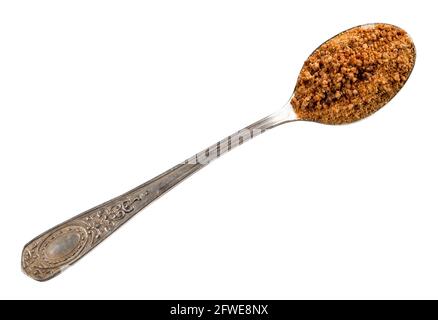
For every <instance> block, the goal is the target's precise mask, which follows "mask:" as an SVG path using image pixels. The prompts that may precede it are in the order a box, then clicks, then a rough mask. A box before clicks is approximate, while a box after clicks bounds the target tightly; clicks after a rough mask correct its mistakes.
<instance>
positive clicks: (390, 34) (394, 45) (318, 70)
mask: <svg viewBox="0 0 438 320" xmlns="http://www.w3.org/2000/svg"><path fill="white" fill-rule="evenodd" d="M414 63H415V47H414V44H413V42H412V40H411V38H410V37H409V35H408V34H407V33H406V32H405V31H404V30H402V29H400V28H398V27H395V26H392V25H387V24H373V25H365V26H361V27H356V28H353V29H350V30H347V31H345V32H343V33H341V34H339V35H337V36H336V37H334V38H332V39H330V40H328V41H327V42H325V43H324V44H322V45H321V46H320V47H319V48H318V49H317V50H316V51H315V52H313V54H312V55H311V56H310V57H309V58H308V59H307V60H306V62H305V63H304V66H303V68H302V70H301V72H300V75H299V77H298V81H297V85H296V87H295V91H294V95H293V97H292V100H291V104H292V106H293V109H294V110H295V113H296V114H297V115H298V117H299V118H300V119H303V120H310V121H316V122H320V123H326V124H344V123H351V122H354V121H357V120H360V119H363V118H365V117H367V116H369V115H370V114H372V113H374V112H376V111H377V110H379V109H380V108H381V107H383V106H384V105H385V104H386V103H387V102H388V101H389V100H391V98H392V97H394V96H395V95H396V93H397V92H398V91H399V90H400V89H401V88H402V87H403V85H404V83H405V82H406V80H407V79H408V77H409V75H410V73H411V71H412V68H413V67H414Z"/></svg>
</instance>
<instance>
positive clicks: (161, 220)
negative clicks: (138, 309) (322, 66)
mask: <svg viewBox="0 0 438 320" xmlns="http://www.w3.org/2000/svg"><path fill="white" fill-rule="evenodd" d="M433 3H434V2H433V1H429V2H426V1H416V2H413V1H400V0H398V1H369V0H368V1H365V2H362V3H361V4H360V5H359V4H354V3H353V2H351V1H345V2H341V1H215V2H213V1H154V2H152V1H149V2H145V1H107V0H106V1H90V0H86V1H2V2H1V3H0V112H1V113H0V121H1V123H0V143H1V157H0V164H1V166H0V195H1V200H2V204H1V212H0V213H1V217H2V219H1V224H0V226H1V232H0V247H1V251H0V252H1V258H0V259H1V263H0V298H40V299H46V298H57V299H64V298H83V299H88V298H122V299H124V298H126V299H128V298H134V299H137V298H141V299H164V298H170V299H183V298H184V299H192V298H196V299H201V298H204V299H210V298H217V299H220V298H228V299H235V298H236V299H237V298H238V299H270V298H276V299H308V298H316V299H323V298H331V299H341V298H351V299H359V298H365V299H368V298H377V299H383V298H396V299H397V298H438V272H437V270H438V254H437V247H438V215H437V214H438V204H437V197H436V196H437V181H438V169H437V167H438V156H437V151H436V150H437V138H438V126H437V124H436V122H437V118H438V106H437V103H436V94H437V88H436V85H437V81H436V74H437V72H438V69H437V64H436V58H437V50H438V47H437V44H436V28H435V27H434V26H435V23H436V11H434V8H433ZM370 22H387V23H392V24H396V25H398V26H400V27H402V28H404V29H405V30H407V31H408V32H409V33H410V35H411V36H412V38H413V39H414V41H415V44H416V48H417V63H416V66H415V69H414V71H413V74H412V76H411V78H410V79H409V81H408V83H407V84H406V86H405V88H403V90H402V91H401V92H400V93H399V94H398V95H397V97H396V98H395V99H394V100H393V101H391V103H390V104H389V105H388V106H386V107H385V108H384V109H382V110H381V111H380V112H378V113H377V114H375V115H373V116H372V117H370V118H368V119H366V120H364V121H361V122H359V123H355V124H352V125H347V126H324V125H318V124H312V123H293V124H288V125H285V126H282V127H279V128H277V129H275V130H273V131H271V132H269V133H267V134H264V135H262V136H260V137H259V138H257V139H256V140H254V141H251V142H249V143H247V144H245V145H244V146H242V147H241V148H238V149H236V150H235V151H233V152H231V153H230V154H227V155H226V156H224V157H223V158H221V159H220V160H219V161H217V162H214V163H213V164H212V165H211V166H209V167H207V168H206V169H204V170H202V171H201V172H199V173H198V174H196V175H195V176H193V177H192V178H190V179H189V180H188V181H186V182H184V183H183V184H181V185H180V186H178V187H177V188H175V189H174V190H173V191H171V192H170V193H169V194H167V195H166V196H164V197H163V198H162V199H160V200H159V201H157V202H156V203H154V204H153V205H151V206H150V207H147V208H146V209H145V210H144V211H142V213H141V214H139V215H138V216H137V217H135V218H134V219H133V220H132V221H131V222H130V223H128V224H127V225H126V226H125V227H123V228H122V229H121V230H120V231H118V232H116V233H115V234H114V235H113V236H111V237H110V238H109V239H108V240H106V241H105V242H104V243H103V244H102V245H101V246H99V248H98V249H96V250H95V251H93V252H92V253H91V254H90V255H88V256H87V257H85V258H84V259H83V260H81V261H80V262H78V263H77V264H76V265H75V266H73V267H72V268H70V269H69V270H67V271H66V272H65V273H63V274H62V275H60V276H59V277H57V278H55V279H53V280H51V281H49V282H46V283H38V282H35V281H34V280H32V279H30V278H28V277H26V276H25V275H24V274H23V273H22V272H21V270H20V256H21V250H22V247H23V246H24V244H25V243H26V242H27V241H29V240H31V239H32V238H33V237H34V236H36V235H38V234H39V233H41V232H43V231H45V230H47V229H48V228H50V227H52V226H53V225H55V224H57V223H59V222H62V221H63V220H66V219H67V218H70V217H72V216H74V215H76V214H78V213H80V212H82V211H84V210H86V209H88V208H90V207H92V206H94V205H97V204H99V203H101V202H104V201H106V200H108V199H110V198H112V197H114V196H116V195H118V194H120V193H123V192H125V191H127V190H129V189H130V188H132V187H134V186H136V185H138V184H141V183H143V182H144V181H146V180H148V179H149V178H152V177H154V176H155V175H157V174H159V173H161V172H162V171H164V170H166V169H168V168H170V167H171V166H173V165H174V164H176V163H178V162H179V161H182V160H183V159H185V158H187V157H189V156H191V155H192V154H194V153H195V152H197V151H200V150H201V149H202V148H203V147H206V146H208V145H210V144H211V143H214V142H215V141H217V140H219V139H221V138H223V137H224V136H226V135H228V134H230V133H232V132H234V131H235V130H237V129H240V128H242V127H243V126H245V125H247V124H249V123H251V122H253V121H255V120H258V119H259V118H261V117H264V116H266V115H268V114H270V113H272V112H274V111H276V110H278V109H279V108H280V107H281V106H282V105H283V104H284V103H285V102H286V101H287V99H288V98H289V97H290V95H291V93H292V90H293V87H294V84H295V80H296V77H297V75H298V72H299V71H300V68H301V66H302V63H303V61H304V60H305V59H306V58H307V56H308V55H309V54H310V53H311V52H312V51H313V49H314V48H316V47H317V46H318V45H319V44H320V43H321V42H323V41H325V40H326V39H327V38H329V37H331V36H333V35H335V34H336V33H338V32H340V31H342V30H344V29H347V28H350V27H352V26H356V25H358V24H363V23H370Z"/></svg>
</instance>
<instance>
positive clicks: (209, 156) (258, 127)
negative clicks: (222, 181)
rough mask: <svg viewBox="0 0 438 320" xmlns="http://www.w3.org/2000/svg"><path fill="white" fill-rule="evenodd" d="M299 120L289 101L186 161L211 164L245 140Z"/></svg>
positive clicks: (188, 162) (187, 162)
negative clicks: (275, 110)
mask: <svg viewBox="0 0 438 320" xmlns="http://www.w3.org/2000/svg"><path fill="white" fill-rule="evenodd" d="M296 120H298V118H297V116H296V114H295V112H294V111H293V109H292V105H291V104H290V103H289V102H288V103H287V104H286V105H284V106H283V107H282V108H281V109H280V110H278V111H277V112H275V113H273V114H271V115H269V116H267V117H265V118H263V119H261V120H259V121H257V122H254V123H253V124H250V125H249V126H247V127H245V128H243V129H241V130H239V131H237V132H235V133H233V134H232V135H230V136H228V137H226V138H224V139H222V140H220V141H218V142H217V143H215V144H213V145H211V146H210V147H208V148H207V149H204V150H202V151H201V152H199V153H197V154H195V155H194V156H193V157H191V158H189V159H187V160H186V161H185V163H186V164H202V165H206V164H209V163H210V162H211V161H213V160H215V159H217V158H219V157H221V156H222V155H224V154H225V153H227V152H229V151H231V150H232V149H234V148H236V147H237V146H240V145H242V144H243V143H244V142H246V141H249V140H251V139H252V138H254V137H256V136H258V135H260V134H262V133H263V132H265V131H267V130H269V129H272V128H275V127H277V126H279V125H281V124H284V123H288V122H292V121H296Z"/></svg>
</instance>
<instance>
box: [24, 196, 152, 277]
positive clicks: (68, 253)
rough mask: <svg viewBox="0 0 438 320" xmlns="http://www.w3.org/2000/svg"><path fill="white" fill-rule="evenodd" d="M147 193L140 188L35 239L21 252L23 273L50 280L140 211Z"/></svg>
mask: <svg viewBox="0 0 438 320" xmlns="http://www.w3.org/2000/svg"><path fill="white" fill-rule="evenodd" d="M148 194H149V192H148V191H147V190H146V188H143V189H139V190H136V191H134V192H132V193H128V194H126V195H123V196H120V197H117V198H115V199H113V200H111V201H109V202H107V203H104V204H103V205H100V206H98V207H95V208H93V209H91V210H89V211H87V212H85V213H83V214H81V215H79V216H77V217H75V218H73V219H72V220H70V221H67V222H65V223H62V224H61V225H59V226H58V227H55V228H53V229H51V230H49V231H47V232H45V233H44V234H42V235H40V236H39V237H37V238H35V239H34V240H32V241H31V242H29V243H28V244H27V245H26V246H25V247H24V249H23V255H22V268H23V271H24V272H25V273H26V274H28V275H29V276H30V277H32V278H34V279H35V280H38V281H45V280H49V279H51V278H53V277H54V276H56V275H57V274H59V273H60V272H62V271H63V270H64V269H65V268H67V267H68V266H70V265H72V264H73V263H75V262H76V261H77V260H79V259H80V258H81V257H82V256H84V255H85V254H86V253H88V252H89V251H90V250H92V249H93V248H94V247H95V246H96V245H98V244H99V243H100V242H101V241H102V240H104V239H105V238H106V237H108V236H109V235H110V234H111V233H113V232H114V231H115V230H116V229H117V228H119V227H120V226H121V225H122V224H123V223H125V222H126V221H128V220H129V219H130V218H131V217H132V216H134V215H135V214H136V213H137V212H138V211H139V210H141V209H142V208H143V206H144V202H145V201H146V200H147V196H148Z"/></svg>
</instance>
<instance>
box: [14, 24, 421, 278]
mask: <svg viewBox="0 0 438 320" xmlns="http://www.w3.org/2000/svg"><path fill="white" fill-rule="evenodd" d="M382 39H383V40H382ZM382 41H383V42H382ZM374 46H375V47H374ZM373 50H374V51H373ZM386 51H388V52H386ZM361 52H362V53H366V54H364V55H363V57H361ZM348 54H350V55H351V57H349V56H348ZM345 55H347V56H345ZM391 55H392V56H391ZM410 55H411V56H410ZM353 56H354V58H353ZM344 57H346V58H348V59H346V60H345V59H343V58H344ZM370 57H374V58H375V59H374V60H373V59H371V60H370ZM350 58H351V59H350ZM365 58H366V59H365ZM344 60H345V61H344ZM356 60H357V61H356ZM414 61H415V48H414V46H413V43H412V41H411V39H410V38H409V36H407V34H406V33H405V32H404V31H403V30H401V29H400V28H397V27H395V26H391V25H386V24H372V25H366V26H359V27H356V28H352V29H349V30H347V31H344V32H342V33H340V34H339V35H337V36H335V37H333V38H332V39H330V40H328V41H326V42H325V43H323V44H322V45H321V46H320V47H319V48H318V49H316V50H315V51H314V52H313V53H312V55H311V56H310V57H309V58H308V59H307V60H306V62H305V63H304V66H303V68H302V70H301V72H300V76H299V77H298V81H297V85H296V87H295V90H294V93H293V95H292V97H291V99H290V100H289V101H288V103H287V104H286V105H285V106H284V107H283V108H281V109H280V110H279V111H278V112H276V113H273V114H272V115H270V116H268V117H266V118H263V119H261V120H260V121H257V122H255V123H253V124H251V125H249V126H247V127H245V128H243V129H242V130H239V131H237V132H236V133H234V134H232V135H230V136H228V137H226V138H225V139H223V140H221V141H219V142H217V143H215V144H213V145H212V146H210V147H209V148H207V149H205V150H202V151H201V152H199V153H197V154H195V155H194V156H192V157H191V158H189V159H187V160H185V161H184V162H182V163H180V164H178V165H176V166H175V167H173V168H172V169H170V170H168V171H166V172H164V173H162V174H161V175H159V176H157V177H155V178H153V179H152V180H149V181H147V182H146V183H144V184H142V185H140V186H138V187H136V188H134V189H132V190H131V191H128V192H126V193H124V194H122V195H120V196H118V197H116V198H114V199H111V200H109V201H107V202H105V203H103V204H101V205H98V206H96V207H94V208H92V209H90V210H87V211H85V212H84V213H81V214H79V215H78V216H75V217H73V218H71V219H69V220H67V221H65V222H63V223H61V224H59V225H57V226H55V227H53V228H51V229H50V230H48V231H46V232H44V233H43V234H41V235H39V236H38V237H36V238H35V239H33V240H32V241H30V242H29V243H27V244H26V245H25V247H24V249H23V253H22V259H21V265H22V269H23V271H24V272H25V273H26V274H27V275H29V276H30V277H32V278H33V279H35V280H38V281H45V280H49V279H51V278H53V277H55V276H56V275H58V274H59V273H61V272H62V271H63V270H65V269H66V268H67V267H69V266H71V265H72V264H74V263H75V262H77V261H78V260H79V259H81V258H82V257H83V256H85V255H86V254H87V253H89V252H90V251H91V250H92V249H94V248H95V247H96V246H97V245H98V244H100V243H101V242H102V241H103V240H105V239H106V238H107V237H108V236H110V235H111V234H112V233H113V232H114V231H116V230H117V229H118V228H119V227H120V226H122V225H123V224H124V223H125V222H127V221H128V220H129V219H131V218H132V217H133V216H134V215H136V214H137V213H138V212H140V211H141V210H142V209H143V208H145V207H146V206H147V205H148V204H150V203H151V202H153V201H154V200H156V199H157V198H159V197H160V196H162V195H163V194H164V193H166V192H167V191H169V190H170V189H171V188H173V187H174V186H176V185H177V184H178V183H180V182H182V181H183V180H185V179H186V178H188V177H189V176H191V175H192V174H194V173H195V172H197V171H199V170H200V169H201V168H204V167H205V166H206V165H208V164H209V163H211V162H212V161H213V160H215V159H217V158H219V157H220V156H222V155H224V154H225V153H227V152H228V151H230V150H232V149H233V148H235V147H237V146H239V145H241V144H243V143H244V142H246V141H248V140H250V139H252V138H254V137H256V136H258V135H259V134H261V133H263V132H265V131H267V130H269V129H272V128H275V127H276V126H279V125H281V124H284V123H288V122H293V121H297V120H306V121H314V122H319V123H325V124H343V123H351V122H354V121H356V120H360V119H362V118H364V117H367V116H369V115H370V114H372V113H374V112H375V111H377V110H378V109H380V108H381V107H382V106H383V105H384V104H386V103H387V102H388V101H389V100H390V99H391V98H392V97H393V96H395V94H396V93H397V92H398V90H400V89H401V87H402V86H403V85H404V83H405V82H406V80H407V79H408V77H409V75H410V72H411V71H412V68H413V64H414ZM364 88H371V91H372V93H370V92H366V91H364V90H365V89H364Z"/></svg>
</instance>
